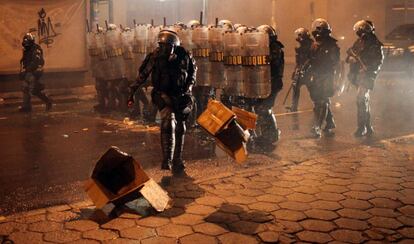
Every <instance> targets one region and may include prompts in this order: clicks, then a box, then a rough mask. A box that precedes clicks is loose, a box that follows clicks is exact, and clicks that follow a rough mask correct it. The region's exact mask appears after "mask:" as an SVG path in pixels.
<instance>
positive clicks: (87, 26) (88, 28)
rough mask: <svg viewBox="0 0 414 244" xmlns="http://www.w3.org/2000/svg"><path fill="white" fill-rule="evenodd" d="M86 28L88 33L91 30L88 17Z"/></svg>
mask: <svg viewBox="0 0 414 244" xmlns="http://www.w3.org/2000/svg"><path fill="white" fill-rule="evenodd" d="M86 30H87V31H88V33H89V32H91V30H90V27H89V20H88V19H86Z"/></svg>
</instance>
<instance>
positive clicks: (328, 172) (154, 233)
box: [0, 137, 414, 244]
mask: <svg viewBox="0 0 414 244" xmlns="http://www.w3.org/2000/svg"><path fill="white" fill-rule="evenodd" d="M413 158H414V137H402V138H399V139H394V140H388V141H382V142H381V143H379V144H378V145H376V146H360V147H356V148H352V149H348V150H344V151H342V152H335V153H330V154H327V155H324V156H321V157H318V158H314V159H311V160H307V161H305V162H302V163H299V164H294V163H285V164H282V163H279V164H273V165H269V166H266V167H261V168H256V169H254V170H253V169H249V170H245V171H238V172H235V173H233V174H228V175H226V176H220V175H216V176H215V177H212V178H209V179H206V178H205V179H202V180H194V179H192V178H190V177H188V178H171V177H164V178H163V179H162V183H163V185H164V186H165V189H166V190H167V191H168V192H169V194H170V196H171V197H172V198H173V199H174V205H173V208H171V209H169V210H167V211H165V212H163V213H159V214H156V215H152V216H150V217H141V216H139V215H137V214H134V213H131V212H128V211H123V212H121V213H119V216H118V217H114V218H109V217H107V216H106V215H103V214H102V212H100V211H96V210H95V209H94V207H93V206H92V203H91V202H89V201H86V202H78V203H74V204H70V205H61V206H55V207H51V208H46V209H39V210H34V211H30V212H25V213H21V214H17V215H12V216H7V217H5V218H3V219H2V220H0V221H1V222H0V235H2V237H1V238H3V239H4V240H6V239H9V240H12V241H14V242H15V243H63V242H71V243H99V242H101V243H142V244H150V243H162V244H168V243H181V244H187V243H188V244H193V243H197V244H202V243H237V244H249V243H276V242H280V243H293V242H309V243H327V242H336V243H341V242H342V243H344V242H345V243H362V242H368V243H384V242H400V243H414V164H413V163H414V159H413ZM0 242H1V241H0Z"/></svg>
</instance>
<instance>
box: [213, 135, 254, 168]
mask: <svg viewBox="0 0 414 244" xmlns="http://www.w3.org/2000/svg"><path fill="white" fill-rule="evenodd" d="M216 144H217V146H218V147H219V148H221V149H222V150H223V151H224V152H225V153H227V155H229V156H230V157H232V158H233V159H234V160H236V162H237V163H239V164H242V163H243V162H244V161H246V159H247V156H248V153H247V150H246V146H245V143H242V146H241V147H239V148H237V149H236V150H234V151H232V150H231V149H230V148H228V147H227V146H226V145H224V143H223V142H221V141H220V140H219V139H217V138H216Z"/></svg>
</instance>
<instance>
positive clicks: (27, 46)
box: [19, 33, 52, 112]
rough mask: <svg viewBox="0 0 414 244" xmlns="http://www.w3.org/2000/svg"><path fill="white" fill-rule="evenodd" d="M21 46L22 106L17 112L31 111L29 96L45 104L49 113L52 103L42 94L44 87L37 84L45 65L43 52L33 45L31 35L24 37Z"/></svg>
mask: <svg viewBox="0 0 414 244" xmlns="http://www.w3.org/2000/svg"><path fill="white" fill-rule="evenodd" d="M22 46H23V57H22V59H21V60H20V79H22V80H23V104H22V106H21V107H20V108H19V111H20V112H30V111H32V104H31V95H34V96H37V97H38V98H39V99H40V100H42V101H43V102H44V103H45V104H46V111H49V110H50V109H51V108H52V102H51V101H50V99H49V97H47V96H46V95H45V94H44V93H43V92H42V91H43V89H44V88H45V86H44V85H43V84H42V83H40V82H39V79H40V77H41V76H42V74H43V66H44V64H45V61H44V59H43V50H42V48H41V47H40V46H39V45H37V44H36V43H35V37H34V35H32V34H31V33H27V34H25V35H24V37H23V41H22Z"/></svg>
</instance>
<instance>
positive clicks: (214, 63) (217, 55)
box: [209, 27, 226, 89]
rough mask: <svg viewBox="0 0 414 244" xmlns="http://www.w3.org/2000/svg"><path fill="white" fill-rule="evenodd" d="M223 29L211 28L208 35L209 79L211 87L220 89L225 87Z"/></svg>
mask: <svg viewBox="0 0 414 244" xmlns="http://www.w3.org/2000/svg"><path fill="white" fill-rule="evenodd" d="M223 35H224V29H223V28H221V27H212V28H211V29H210V34H209V42H210V48H211V49H210V57H209V59H210V79H211V86H212V87H214V88H218V89H222V88H224V87H225V86H226V83H225V79H224V62H223V61H224V60H223V59H224V53H223V51H224V43H223Z"/></svg>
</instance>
